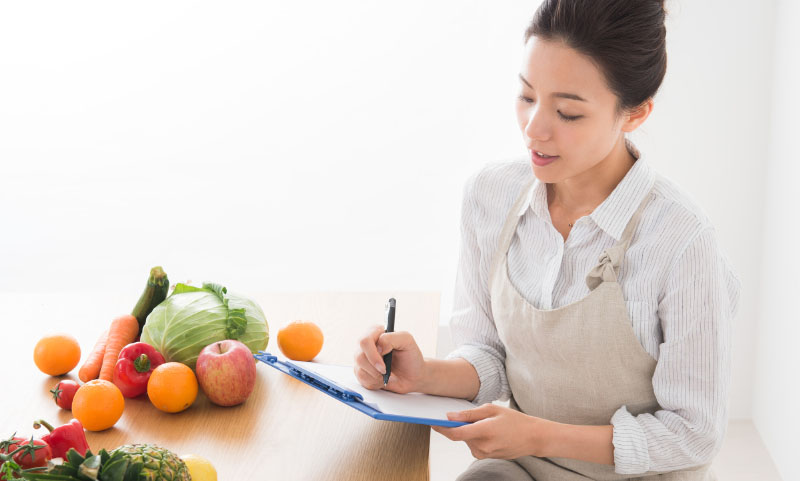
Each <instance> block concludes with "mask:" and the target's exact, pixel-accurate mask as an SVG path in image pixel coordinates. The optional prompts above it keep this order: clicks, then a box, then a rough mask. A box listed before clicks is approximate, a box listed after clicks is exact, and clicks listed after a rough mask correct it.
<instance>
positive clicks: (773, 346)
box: [753, 0, 800, 481]
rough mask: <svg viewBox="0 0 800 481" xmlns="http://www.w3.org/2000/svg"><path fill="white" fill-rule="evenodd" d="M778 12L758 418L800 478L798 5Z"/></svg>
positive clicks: (781, 466) (788, 475)
mask: <svg viewBox="0 0 800 481" xmlns="http://www.w3.org/2000/svg"><path fill="white" fill-rule="evenodd" d="M776 18H777V22H776V28H775V37H774V39H775V63H774V69H773V74H774V81H773V83H772V115H771V117H770V121H771V135H770V140H769V143H768V145H767V147H768V149H767V150H768V152H769V162H768V167H767V184H766V185H767V188H766V208H765V209H764V238H765V242H764V250H763V262H762V265H761V267H762V269H761V275H760V279H761V290H760V303H759V309H758V312H757V317H756V322H757V325H758V338H757V357H756V361H757V362H756V365H755V370H756V376H755V389H754V391H755V404H754V407H753V421H754V423H755V425H756V427H757V428H758V430H759V432H760V434H761V437H762V438H763V440H764V444H765V445H766V446H767V449H769V451H770V453H771V454H772V458H773V459H774V461H775V465H776V466H777V468H778V470H779V471H780V473H781V476H782V477H783V479H784V480H787V481H788V480H791V479H800V466H798V464H797V450H798V447H800V443H798V441H797V433H798V432H800V414H798V413H800V411H799V410H798V407H800V387H799V386H798V382H800V374H798V373H800V350H798V349H797V341H798V339H800V315H799V314H798V305H797V294H798V288H800V282H798V273H799V272H800V257H798V252H800V250H799V249H800V227H799V226H798V222H797V219H798V208H799V207H800V201H798V199H797V182H798V179H800V154H798V151H797V127H798V121H797V115H798V112H800V92H798V85H800V56H798V53H797V52H798V48H800V32H798V30H797V22H798V21H800V4H799V3H798V2H796V1H793V0H780V1H779V2H778V8H777V16H776Z"/></svg>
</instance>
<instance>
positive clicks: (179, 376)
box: [147, 362, 198, 413]
mask: <svg viewBox="0 0 800 481" xmlns="http://www.w3.org/2000/svg"><path fill="white" fill-rule="evenodd" d="M197 389H198V388H197V377H196V376H195V375H194V372H193V371H192V369H191V368H190V367H189V366H187V365H186V364H181V363H179V362H166V363H164V364H162V365H160V366H158V367H157V368H155V369H153V372H152V373H150V379H149V380H148V381H147V396H148V397H149V398H150V402H152V403H153V406H155V407H157V408H158V409H160V410H162V411H164V412H167V413H177V412H181V411H183V410H184V409H187V408H188V407H189V406H191V405H192V404H193V403H194V400H195V399H197Z"/></svg>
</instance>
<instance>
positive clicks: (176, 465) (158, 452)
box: [109, 444, 191, 481]
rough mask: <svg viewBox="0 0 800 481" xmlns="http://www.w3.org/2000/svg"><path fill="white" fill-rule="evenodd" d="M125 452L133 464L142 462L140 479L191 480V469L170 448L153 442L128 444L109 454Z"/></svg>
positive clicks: (145, 480)
mask: <svg viewBox="0 0 800 481" xmlns="http://www.w3.org/2000/svg"><path fill="white" fill-rule="evenodd" d="M116 452H122V453H124V454H125V456H124V457H125V458H127V459H128V461H129V462H130V463H131V464H134V463H142V470H141V471H139V481H190V480H191V477H190V476H189V469H188V468H187V467H186V464H184V462H183V461H181V459H180V458H179V457H178V456H176V455H175V454H174V453H172V452H171V451H169V450H166V449H163V448H159V447H158V446H154V445H152V444H126V445H124V446H120V447H118V448H116V449H114V450H113V451H111V452H110V453H109V454H111V455H112V456H113V455H114V453H116Z"/></svg>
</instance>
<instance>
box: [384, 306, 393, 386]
mask: <svg viewBox="0 0 800 481" xmlns="http://www.w3.org/2000/svg"><path fill="white" fill-rule="evenodd" d="M394 311H395V300H394V297H392V298H391V299H389V302H387V303H386V332H394ZM383 363H384V364H385V365H386V374H384V375H383V387H386V384H388V382H389V374H390V373H391V372H392V353H391V351H390V352H389V354H384V356H383Z"/></svg>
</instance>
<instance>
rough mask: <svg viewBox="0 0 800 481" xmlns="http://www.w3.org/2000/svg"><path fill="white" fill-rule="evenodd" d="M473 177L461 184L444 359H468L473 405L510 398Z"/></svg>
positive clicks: (474, 177) (475, 177)
mask: <svg viewBox="0 0 800 481" xmlns="http://www.w3.org/2000/svg"><path fill="white" fill-rule="evenodd" d="M477 177H478V174H475V175H473V176H472V177H471V178H470V179H469V180H468V181H467V182H466V184H465V185H464V191H463V201H462V207H461V249H460V255H459V261H458V271H457V274H456V285H455V290H454V293H453V312H452V315H451V318H450V332H451V335H452V338H453V342H454V344H455V345H456V346H457V347H456V349H455V350H454V351H453V352H451V353H450V354H448V355H447V357H446V359H454V358H462V359H465V360H467V361H468V362H469V363H470V364H472V366H473V367H474V368H475V370H476V371H477V373H478V379H479V380H480V390H479V391H478V394H477V396H476V397H475V399H473V400H472V402H473V403H475V404H483V403H487V402H491V401H494V400H497V399H502V400H507V399H508V398H509V395H510V391H509V388H508V378H507V377H506V371H505V349H504V347H503V344H502V342H501V341H500V338H499V336H498V335H497V329H496V327H495V325H494V320H493V319H492V313H491V303H490V300H489V288H488V272H487V269H485V267H484V268H482V267H481V266H482V265H484V266H485V265H486V263H485V262H483V263H482V262H481V252H480V248H479V245H478V240H477V233H476V229H477V228H478V226H477V225H476V219H477V216H476V210H477V203H476V200H475V189H474V186H475V182H476V179H477Z"/></svg>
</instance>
